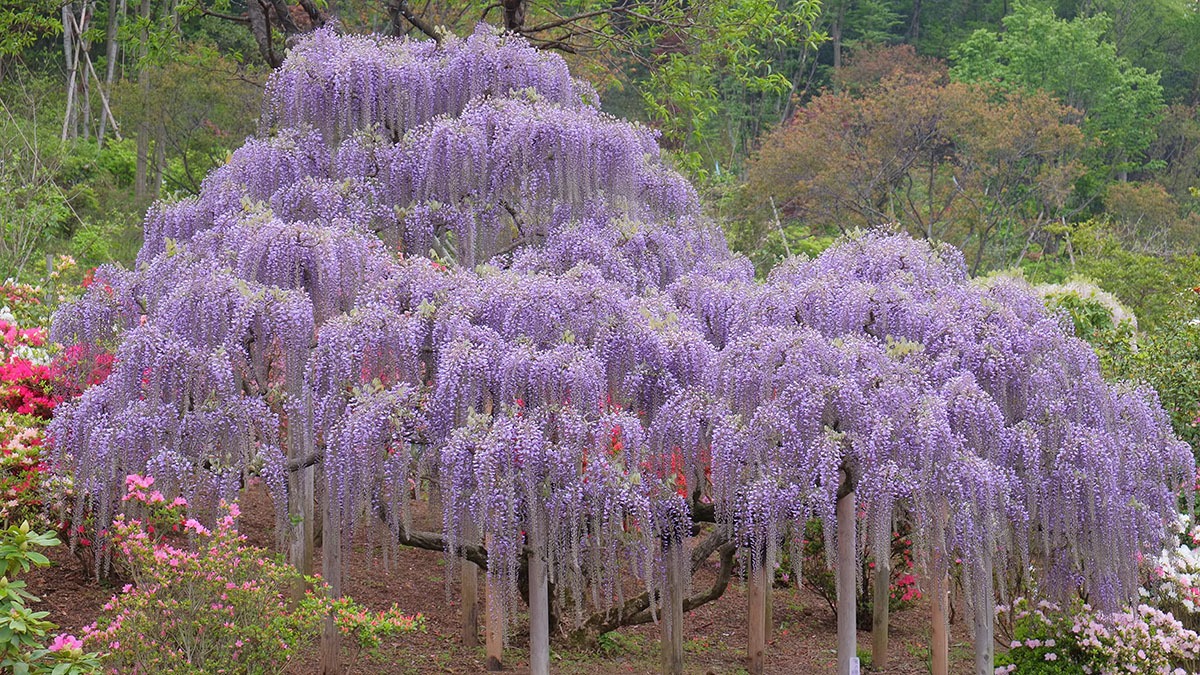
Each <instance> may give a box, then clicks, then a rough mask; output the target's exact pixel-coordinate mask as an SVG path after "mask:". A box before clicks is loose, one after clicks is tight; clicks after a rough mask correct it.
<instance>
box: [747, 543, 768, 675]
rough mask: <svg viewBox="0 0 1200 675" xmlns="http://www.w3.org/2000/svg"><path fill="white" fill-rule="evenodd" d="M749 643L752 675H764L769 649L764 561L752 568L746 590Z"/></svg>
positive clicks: (748, 650)
mask: <svg viewBox="0 0 1200 675" xmlns="http://www.w3.org/2000/svg"><path fill="white" fill-rule="evenodd" d="M746 603H747V612H748V614H749V616H748V617H747V619H748V621H747V623H748V625H749V629H750V630H749V642H748V644H747V646H746V653H747V656H748V661H749V662H748V664H747V666H748V668H749V670H750V675H762V672H763V667H764V665H765V660H766V647H767V640H766V638H767V630H766V628H767V627H766V623H767V566H766V563H765V562H764V561H762V560H759V561H757V565H755V566H754V567H752V568H751V570H750V578H749V586H748V588H747V589H746Z"/></svg>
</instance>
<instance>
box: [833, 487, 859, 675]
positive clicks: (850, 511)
mask: <svg viewBox="0 0 1200 675" xmlns="http://www.w3.org/2000/svg"><path fill="white" fill-rule="evenodd" d="M847 484H848V485H851V486H852V481H847ZM857 524H858V523H857V516H856V514H855V498H854V489H853V487H851V488H850V489H848V490H845V494H843V495H841V496H839V497H838V501H837V564H838V569H837V661H838V675H850V673H851V668H852V667H853V664H854V663H855V662H856V661H857V660H858V626H857V625H856V621H857V617H856V614H857V612H858V607H857V605H858V579H857V573H858V539H857V537H858V533H857V529H858V528H857Z"/></svg>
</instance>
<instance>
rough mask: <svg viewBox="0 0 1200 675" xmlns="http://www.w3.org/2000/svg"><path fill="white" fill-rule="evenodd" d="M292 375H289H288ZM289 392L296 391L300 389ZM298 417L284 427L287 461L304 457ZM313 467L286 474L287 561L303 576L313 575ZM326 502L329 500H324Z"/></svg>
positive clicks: (306, 442)
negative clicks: (285, 428)
mask: <svg viewBox="0 0 1200 675" xmlns="http://www.w3.org/2000/svg"><path fill="white" fill-rule="evenodd" d="M289 375H291V373H289ZM289 390H290V391H298V390H299V386H296V388H295V389H289ZM299 418H300V415H298V414H296V415H290V416H289V419H288V426H287V449H288V459H289V460H293V461H295V460H297V459H299V458H301V457H307V456H308V454H309V453H310V451H311V438H310V437H309V436H308V435H307V434H306V433H305V429H304V421H303V420H301V419H299ZM315 481H316V467H315V466H305V467H301V468H299V469H295V470H289V471H288V473H287V484H288V485H287V487H288V521H289V522H288V562H289V563H291V565H292V566H293V567H295V568H296V570H297V571H299V572H300V573H301V574H302V575H304V576H312V573H313V534H314V532H313V528H314V526H315V524H316V523H315V521H316V494H315ZM327 501H328V498H327ZM306 590H307V585H306V583H305V582H304V581H303V580H301V581H299V582H297V584H296V585H295V586H294V587H293V589H292V596H293V599H295V600H300V599H302V598H303V597H304V592H305V591H306Z"/></svg>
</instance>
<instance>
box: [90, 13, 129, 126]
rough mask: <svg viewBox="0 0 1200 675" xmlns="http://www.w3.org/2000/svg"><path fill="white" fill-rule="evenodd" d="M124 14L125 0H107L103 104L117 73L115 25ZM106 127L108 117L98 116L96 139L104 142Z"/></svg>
mask: <svg viewBox="0 0 1200 675" xmlns="http://www.w3.org/2000/svg"><path fill="white" fill-rule="evenodd" d="M124 16H125V0H120V2H119V3H118V1H117V0H108V23H107V24H106V25H105V26H104V86H103V87H102V88H101V92H102V97H103V99H104V100H105V105H106V106H107V105H108V102H107V101H108V98H109V97H111V96H112V84H113V78H114V77H115V76H116V73H117V48H118V43H117V26H118V24H119V22H120V20H121V18H122V17H124ZM107 129H108V117H107V116H105V115H101V116H100V130H99V132H98V133H97V134H96V138H97V141H98V142H100V143H101V144H103V143H104V134H105V132H106V131H107Z"/></svg>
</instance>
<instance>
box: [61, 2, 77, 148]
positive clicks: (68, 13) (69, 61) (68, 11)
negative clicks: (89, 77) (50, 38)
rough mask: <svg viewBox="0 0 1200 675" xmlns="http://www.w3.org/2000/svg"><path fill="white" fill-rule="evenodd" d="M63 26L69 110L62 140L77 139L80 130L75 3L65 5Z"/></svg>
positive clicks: (65, 116) (63, 7)
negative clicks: (78, 125)
mask: <svg viewBox="0 0 1200 675" xmlns="http://www.w3.org/2000/svg"><path fill="white" fill-rule="evenodd" d="M62 25H63V60H64V63H65V64H66V67H67V109H66V111H65V112H64V113H63V128H62V140H63V141H66V140H67V139H68V138H75V136H77V135H78V133H79V129H78V127H77V124H76V108H77V107H78V103H77V102H76V99H75V88H76V86H75V79H76V76H77V74H78V72H79V55H78V54H77V53H76V44H75V6H74V3H70V2H68V3H64V4H63V6H62Z"/></svg>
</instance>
